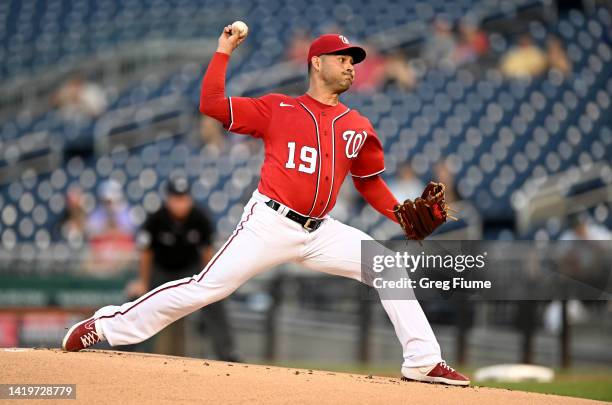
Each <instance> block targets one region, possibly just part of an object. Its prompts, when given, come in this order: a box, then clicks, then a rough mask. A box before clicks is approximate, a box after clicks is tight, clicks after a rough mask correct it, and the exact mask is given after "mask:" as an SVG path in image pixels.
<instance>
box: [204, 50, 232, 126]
mask: <svg viewBox="0 0 612 405" xmlns="http://www.w3.org/2000/svg"><path fill="white" fill-rule="evenodd" d="M228 61H229V55H228V54H225V53H221V52H215V54H214V55H213V57H212V59H211V60H210V63H209V64H208V68H207V69H206V73H205V74H204V78H203V79H202V89H201V91H200V112H201V113H202V114H204V115H208V116H209V117H212V118H214V119H216V120H219V121H221V123H222V124H223V126H225V127H227V125H228V124H229V121H230V108H229V101H228V99H227V98H226V97H225V71H226V70H227V63H228Z"/></svg>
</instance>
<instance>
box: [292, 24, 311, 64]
mask: <svg viewBox="0 0 612 405" xmlns="http://www.w3.org/2000/svg"><path fill="white" fill-rule="evenodd" d="M311 42H312V38H311V36H310V34H309V33H308V31H306V30H305V29H302V28H298V29H296V30H295V32H294V33H293V37H292V38H291V42H290V44H289V48H288V50H287V55H286V58H287V60H288V61H289V62H293V63H295V64H296V65H298V66H300V67H302V66H304V61H306V60H307V59H308V49H309V48H310V43H311Z"/></svg>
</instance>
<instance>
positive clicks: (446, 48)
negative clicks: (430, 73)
mask: <svg viewBox="0 0 612 405" xmlns="http://www.w3.org/2000/svg"><path fill="white" fill-rule="evenodd" d="M456 46H457V44H456V42H455V38H454V37H453V31H452V25H451V23H450V22H449V21H448V20H447V19H446V18H444V17H438V18H436V20H435V21H434V23H433V32H432V34H431V35H429V36H428V37H427V39H426V40H425V44H424V49H423V58H424V59H425V61H426V62H427V64H428V65H429V66H431V67H436V66H439V65H440V64H450V65H454V56H455V49H456Z"/></svg>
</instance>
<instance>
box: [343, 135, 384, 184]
mask: <svg viewBox="0 0 612 405" xmlns="http://www.w3.org/2000/svg"><path fill="white" fill-rule="evenodd" d="M366 133H367V136H366V140H365V143H364V145H363V147H362V148H361V150H360V151H359V154H358V155H357V157H356V158H355V160H353V163H352V165H351V175H353V177H369V176H374V175H376V174H380V173H382V172H384V171H385V153H384V150H383V147H382V143H381V142H380V139H378V136H376V133H375V132H374V130H373V129H372V128H371V127H369V130H368V131H366Z"/></svg>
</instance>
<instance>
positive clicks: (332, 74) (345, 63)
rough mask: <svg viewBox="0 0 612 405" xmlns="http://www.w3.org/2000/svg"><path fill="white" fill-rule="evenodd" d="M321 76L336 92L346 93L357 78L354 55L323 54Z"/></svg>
mask: <svg viewBox="0 0 612 405" xmlns="http://www.w3.org/2000/svg"><path fill="white" fill-rule="evenodd" d="M321 78H322V79H323V82H324V83H325V84H326V85H327V86H328V87H329V88H330V89H331V90H332V91H333V92H334V93H338V94H340V93H344V92H345V91H347V90H348V89H349V87H351V84H353V80H355V69H354V67H353V57H352V56H350V55H321Z"/></svg>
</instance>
